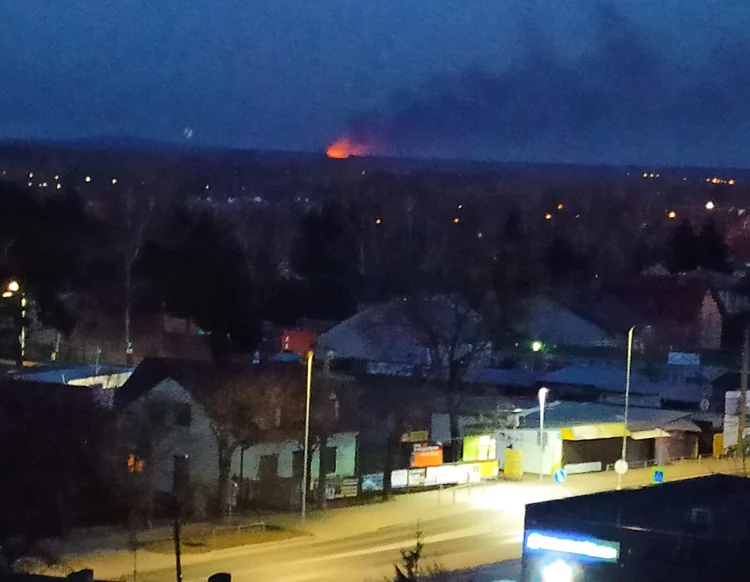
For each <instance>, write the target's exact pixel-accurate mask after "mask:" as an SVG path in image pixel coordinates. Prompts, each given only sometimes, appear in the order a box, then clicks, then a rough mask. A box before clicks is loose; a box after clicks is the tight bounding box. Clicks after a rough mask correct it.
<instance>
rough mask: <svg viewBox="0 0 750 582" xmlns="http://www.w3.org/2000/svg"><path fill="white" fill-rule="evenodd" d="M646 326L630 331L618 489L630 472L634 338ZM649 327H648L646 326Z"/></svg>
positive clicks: (638, 325) (633, 328)
mask: <svg viewBox="0 0 750 582" xmlns="http://www.w3.org/2000/svg"><path fill="white" fill-rule="evenodd" d="M642 325H644V324H636V325H634V326H632V327H631V328H630V329H629V330H628V356H627V361H626V364H625V429H624V430H623V433H622V454H621V456H620V460H621V461H622V463H620V466H621V470H618V471H617V488H618V489H620V488H621V487H622V475H623V473H625V471H627V470H628V464H627V463H628V460H627V452H628V412H629V410H630V376H631V371H632V367H633V337H634V336H635V330H636V328H637V327H640V326H642ZM645 327H648V326H645Z"/></svg>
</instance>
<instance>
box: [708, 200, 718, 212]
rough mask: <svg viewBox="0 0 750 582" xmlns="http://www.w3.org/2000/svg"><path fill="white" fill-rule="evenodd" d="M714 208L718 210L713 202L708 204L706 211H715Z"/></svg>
mask: <svg viewBox="0 0 750 582" xmlns="http://www.w3.org/2000/svg"><path fill="white" fill-rule="evenodd" d="M714 208H716V204H714V201H713V200H709V201H708V202H706V210H713V209H714Z"/></svg>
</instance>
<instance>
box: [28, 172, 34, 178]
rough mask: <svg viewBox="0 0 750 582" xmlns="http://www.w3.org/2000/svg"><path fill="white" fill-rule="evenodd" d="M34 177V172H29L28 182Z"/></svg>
mask: <svg viewBox="0 0 750 582" xmlns="http://www.w3.org/2000/svg"><path fill="white" fill-rule="evenodd" d="M33 177H34V172H29V180H31V178H33Z"/></svg>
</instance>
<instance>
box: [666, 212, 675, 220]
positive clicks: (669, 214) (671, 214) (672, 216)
mask: <svg viewBox="0 0 750 582" xmlns="http://www.w3.org/2000/svg"><path fill="white" fill-rule="evenodd" d="M667 218H669V220H674V219H675V218H677V213H676V212H675V211H674V210H670V211H669V212H668V213H667Z"/></svg>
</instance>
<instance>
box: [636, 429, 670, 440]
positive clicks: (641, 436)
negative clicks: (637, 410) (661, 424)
mask: <svg viewBox="0 0 750 582" xmlns="http://www.w3.org/2000/svg"><path fill="white" fill-rule="evenodd" d="M668 436H669V433H668V432H667V431H665V430H662V429H660V428H654V429H651V430H638V431H634V432H631V433H630V438H631V439H633V440H634V441H645V440H646V439H661V438H664V437H668Z"/></svg>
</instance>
